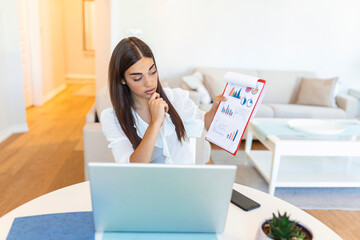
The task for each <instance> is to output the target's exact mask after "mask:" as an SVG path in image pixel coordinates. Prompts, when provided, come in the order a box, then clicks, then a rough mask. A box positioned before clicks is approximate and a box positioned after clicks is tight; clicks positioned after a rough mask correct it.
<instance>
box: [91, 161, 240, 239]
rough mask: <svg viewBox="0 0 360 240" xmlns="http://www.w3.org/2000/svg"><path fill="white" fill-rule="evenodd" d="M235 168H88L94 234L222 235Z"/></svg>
mask: <svg viewBox="0 0 360 240" xmlns="http://www.w3.org/2000/svg"><path fill="white" fill-rule="evenodd" d="M235 172H236V166H219V165H217V166H208V165H167V164H117V163H89V176H90V187H91V197H92V206H93V213H94V223H95V229H96V231H128V232H223V231H224V226H225V222H226V216H227V212H228V206H229V203H230V198H231V194H232V186H233V182H234V179H235Z"/></svg>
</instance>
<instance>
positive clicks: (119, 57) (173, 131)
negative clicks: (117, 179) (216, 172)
mask: <svg viewBox="0 0 360 240" xmlns="http://www.w3.org/2000/svg"><path fill="white" fill-rule="evenodd" d="M109 91H110V99H111V102H112V105H113V108H108V109H105V110H104V111H103V112H102V113H101V124H102V128H103V132H104V134H105V136H106V138H107V140H108V141H109V142H110V144H109V147H110V148H111V149H112V152H113V155H114V158H115V161H116V162H120V163H128V162H130V163H176V164H181V163H183V164H187V163H192V164H194V163H195V161H194V157H193V156H194V153H193V152H191V147H190V144H189V140H188V139H187V138H186V132H185V127H184V124H191V123H194V122H196V121H204V123H205V127H206V129H208V128H209V127H210V124H211V120H212V119H213V116H214V114H215V111H216V107H217V105H218V103H219V102H220V101H221V100H225V98H224V97H222V96H218V97H216V99H215V100H214V103H213V105H212V108H211V110H210V111H209V112H207V113H206V114H204V112H202V111H201V110H199V109H198V107H197V106H196V105H195V104H194V103H193V102H192V101H191V100H190V99H189V94H188V92H186V91H184V90H181V89H169V88H164V89H163V88H162V87H161V85H160V82H159V76H158V72H157V66H156V62H155V58H154V55H153V53H152V51H151V49H150V48H149V47H148V46H147V45H146V44H145V43H144V42H143V41H141V40H140V39H138V38H136V37H129V38H125V39H123V40H121V41H120V42H119V43H118V45H117V46H116V47H115V49H114V51H113V53H112V56H111V59H110V65H109Z"/></svg>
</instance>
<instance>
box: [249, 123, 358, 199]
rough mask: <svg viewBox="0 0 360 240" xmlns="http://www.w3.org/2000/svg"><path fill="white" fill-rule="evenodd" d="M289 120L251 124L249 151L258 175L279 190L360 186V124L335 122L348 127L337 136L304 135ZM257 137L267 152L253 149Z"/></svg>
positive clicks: (272, 189)
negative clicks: (291, 125)
mask: <svg viewBox="0 0 360 240" xmlns="http://www.w3.org/2000/svg"><path fill="white" fill-rule="evenodd" d="M288 121H289V119H265V118H263V119H261V118H257V119H254V120H252V121H250V123H249V126H248V135H247V138H246V144H245V152H246V155H247V157H248V158H249V159H250V161H251V162H252V163H253V164H254V166H255V168H256V169H257V170H258V172H259V173H260V174H261V175H262V176H263V178H264V179H265V180H266V181H267V182H268V183H269V193H270V194H271V195H274V192H275V188H276V187H360V122H359V121H358V120H355V119H354V120H332V121H333V122H335V123H336V124H340V125H341V126H343V127H344V129H345V130H344V131H343V132H341V133H337V134H315V133H309V132H301V131H299V130H295V129H292V128H290V127H288ZM253 136H255V137H256V138H257V139H258V140H259V141H260V142H261V143H262V144H263V145H264V146H265V147H266V148H267V150H266V151H256V150H251V145H252V140H253Z"/></svg>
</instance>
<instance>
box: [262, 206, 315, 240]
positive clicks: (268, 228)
mask: <svg viewBox="0 0 360 240" xmlns="http://www.w3.org/2000/svg"><path fill="white" fill-rule="evenodd" d="M289 217H290V215H287V214H286V212H285V213H284V214H283V215H281V214H280V212H278V216H275V214H274V213H273V218H272V219H269V220H266V221H264V222H263V223H262V224H261V226H260V228H259V231H258V235H257V239H258V240H271V239H273V240H311V239H312V234H311V232H310V231H309V230H308V229H307V228H305V227H304V226H303V225H301V224H299V223H298V222H296V221H293V220H290V219H289Z"/></svg>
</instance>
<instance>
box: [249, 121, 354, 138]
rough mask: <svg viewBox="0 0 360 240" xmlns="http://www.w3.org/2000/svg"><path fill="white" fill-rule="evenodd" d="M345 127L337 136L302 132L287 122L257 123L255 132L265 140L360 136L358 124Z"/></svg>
mask: <svg viewBox="0 0 360 240" xmlns="http://www.w3.org/2000/svg"><path fill="white" fill-rule="evenodd" d="M339 124H340V125H342V126H344V127H345V129H344V131H342V132H340V133H337V134H329V135H322V134H316V133H308V132H304V131H300V130H296V129H293V128H290V127H289V126H288V123H287V121H256V124H255V125H254V131H255V132H256V133H257V134H258V135H259V136H260V137H261V138H263V139H266V138H267V136H271V135H275V136H279V137H282V136H283V137H291V136H294V137H311V136H342V137H345V136H359V135H360V125H359V124H357V123H341V122H339Z"/></svg>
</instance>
